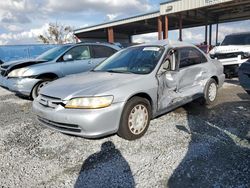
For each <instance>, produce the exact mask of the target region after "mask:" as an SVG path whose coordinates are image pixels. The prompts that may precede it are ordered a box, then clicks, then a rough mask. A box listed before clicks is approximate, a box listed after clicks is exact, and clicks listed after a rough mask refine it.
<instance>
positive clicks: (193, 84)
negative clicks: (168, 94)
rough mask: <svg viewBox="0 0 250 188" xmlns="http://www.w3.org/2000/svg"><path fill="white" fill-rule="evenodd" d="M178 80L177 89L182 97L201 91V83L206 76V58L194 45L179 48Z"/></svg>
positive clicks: (207, 64)
mask: <svg viewBox="0 0 250 188" xmlns="http://www.w3.org/2000/svg"><path fill="white" fill-rule="evenodd" d="M179 58H180V61H179V80H178V85H177V91H178V92H179V93H181V94H182V96H183V97H185V96H190V95H195V94H198V93H201V92H203V89H202V88H203V87H202V84H204V81H205V80H206V79H207V77H208V66H209V63H208V60H207V58H206V57H205V55H204V54H203V53H202V52H200V51H199V50H198V49H196V48H194V47H185V48H180V49H179Z"/></svg>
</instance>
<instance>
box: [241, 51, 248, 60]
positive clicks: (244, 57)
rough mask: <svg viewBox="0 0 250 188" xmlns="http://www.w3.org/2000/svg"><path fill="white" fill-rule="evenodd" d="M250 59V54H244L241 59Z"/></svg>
mask: <svg viewBox="0 0 250 188" xmlns="http://www.w3.org/2000/svg"><path fill="white" fill-rule="evenodd" d="M247 58H250V52H244V54H243V56H242V57H241V59H247Z"/></svg>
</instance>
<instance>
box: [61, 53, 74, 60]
mask: <svg viewBox="0 0 250 188" xmlns="http://www.w3.org/2000/svg"><path fill="white" fill-rule="evenodd" d="M72 60H73V56H72V55H71V54H66V55H64V56H63V61H72Z"/></svg>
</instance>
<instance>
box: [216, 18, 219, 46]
mask: <svg viewBox="0 0 250 188" xmlns="http://www.w3.org/2000/svg"><path fill="white" fill-rule="evenodd" d="M218 34H219V24H218V22H217V24H216V45H217V44H218Z"/></svg>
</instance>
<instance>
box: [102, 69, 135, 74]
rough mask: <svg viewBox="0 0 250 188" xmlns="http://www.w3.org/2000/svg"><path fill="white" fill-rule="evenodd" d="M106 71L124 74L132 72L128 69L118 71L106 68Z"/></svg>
mask: <svg viewBox="0 0 250 188" xmlns="http://www.w3.org/2000/svg"><path fill="white" fill-rule="evenodd" d="M106 72H110V73H121V74H122V73H125V74H132V72H130V71H121V70H120V71H119V70H106Z"/></svg>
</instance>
